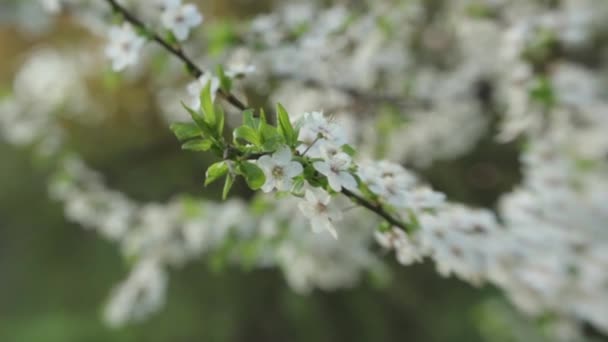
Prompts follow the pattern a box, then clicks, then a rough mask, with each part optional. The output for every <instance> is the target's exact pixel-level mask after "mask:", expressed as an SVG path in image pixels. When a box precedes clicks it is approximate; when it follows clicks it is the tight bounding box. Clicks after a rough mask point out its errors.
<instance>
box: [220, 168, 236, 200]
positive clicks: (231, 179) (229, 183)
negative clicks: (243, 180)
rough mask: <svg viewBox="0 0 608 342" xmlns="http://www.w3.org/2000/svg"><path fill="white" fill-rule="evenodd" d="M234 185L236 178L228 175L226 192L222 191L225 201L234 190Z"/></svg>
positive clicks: (225, 186) (225, 184)
mask: <svg viewBox="0 0 608 342" xmlns="http://www.w3.org/2000/svg"><path fill="white" fill-rule="evenodd" d="M232 184H234V176H232V173H228V174H227V175H226V182H225V183H224V190H223V191H222V199H223V200H225V199H226V198H227V197H228V193H229V192H230V189H231V188H232Z"/></svg>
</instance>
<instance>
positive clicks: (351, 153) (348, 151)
mask: <svg viewBox="0 0 608 342" xmlns="http://www.w3.org/2000/svg"><path fill="white" fill-rule="evenodd" d="M342 151H344V153H346V154H348V155H349V156H351V157H354V156H355V154H357V150H355V148H354V147H352V146H350V145H348V144H346V145H343V146H342Z"/></svg>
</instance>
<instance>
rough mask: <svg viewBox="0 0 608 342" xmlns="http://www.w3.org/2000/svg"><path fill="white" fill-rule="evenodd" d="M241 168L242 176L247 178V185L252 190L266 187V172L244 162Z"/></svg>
mask: <svg viewBox="0 0 608 342" xmlns="http://www.w3.org/2000/svg"><path fill="white" fill-rule="evenodd" d="M239 166H240V167H239V170H240V172H241V174H242V175H243V177H245V180H246V181H247V185H249V187H250V188H251V189H252V190H257V189H259V188H261V187H262V185H264V183H265V182H266V176H264V172H263V171H262V169H260V168H259V167H258V166H257V165H255V164H254V163H251V162H243V163H241V164H240V165H239Z"/></svg>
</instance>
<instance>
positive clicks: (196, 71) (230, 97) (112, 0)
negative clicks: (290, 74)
mask: <svg viewBox="0 0 608 342" xmlns="http://www.w3.org/2000/svg"><path fill="white" fill-rule="evenodd" d="M106 1H107V3H108V4H109V5H110V7H112V10H113V11H114V12H117V13H120V14H121V15H122V17H123V18H124V20H126V21H127V22H129V23H130V24H131V25H133V26H135V27H137V28H138V29H139V30H141V31H143V32H146V34H147V35H148V36H149V37H150V38H151V39H152V40H153V41H154V42H156V43H157V44H159V45H160V46H162V47H163V48H164V49H165V50H167V51H168V52H169V53H171V54H172V55H174V56H175V57H177V58H178V59H179V60H180V61H182V63H184V65H185V66H186V69H187V70H188V73H190V75H192V76H193V77H194V78H197V79H198V78H199V77H201V76H202V75H203V74H204V73H205V71H203V69H201V68H200V67H198V66H197V65H196V63H194V62H193V61H192V59H191V58H190V57H188V55H186V53H185V52H184V51H183V50H182V49H180V48H176V47H175V46H173V45H171V44H170V43H169V42H168V41H167V40H165V39H163V38H162V37H161V36H159V35H158V34H157V33H156V32H154V31H153V30H151V29H149V28H148V27H147V26H146V24H144V23H143V22H142V21H141V20H140V19H139V18H137V17H136V16H135V15H134V14H133V13H131V12H129V10H127V9H126V8H125V7H124V6H122V5H121V4H119V3H118V2H117V1H116V0H106ZM218 94H219V95H220V96H221V97H222V98H223V99H224V100H226V101H227V102H228V103H230V104H231V105H232V106H233V107H235V108H237V109H239V110H245V109H247V106H246V105H245V104H244V103H243V102H242V101H241V100H239V99H238V98H237V97H236V96H235V95H234V94H232V93H230V92H227V91H225V90H223V89H218Z"/></svg>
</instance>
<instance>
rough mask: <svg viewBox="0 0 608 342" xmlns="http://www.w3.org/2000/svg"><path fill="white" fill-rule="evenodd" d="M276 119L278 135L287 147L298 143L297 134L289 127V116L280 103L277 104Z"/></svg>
mask: <svg viewBox="0 0 608 342" xmlns="http://www.w3.org/2000/svg"><path fill="white" fill-rule="evenodd" d="M277 118H278V121H279V133H280V134H281V135H282V136H283V138H284V139H285V142H286V143H287V145H289V146H294V145H295V144H296V143H297V141H298V134H297V133H296V131H295V130H294V128H293V126H292V125H291V121H290V120H289V114H288V113H287V111H286V110H285V108H284V107H283V106H282V105H281V104H280V103H279V104H277Z"/></svg>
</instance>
